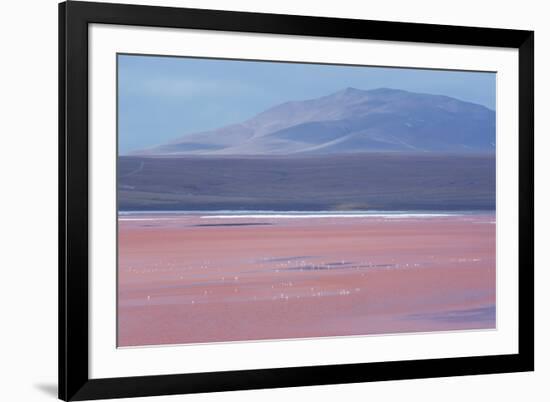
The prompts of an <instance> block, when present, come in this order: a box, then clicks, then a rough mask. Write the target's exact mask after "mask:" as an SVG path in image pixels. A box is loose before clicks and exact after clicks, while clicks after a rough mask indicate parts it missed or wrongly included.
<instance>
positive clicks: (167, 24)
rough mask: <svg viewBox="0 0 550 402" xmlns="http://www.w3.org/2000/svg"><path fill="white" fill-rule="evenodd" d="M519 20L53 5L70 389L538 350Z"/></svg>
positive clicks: (264, 382)
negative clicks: (404, 19)
mask: <svg viewBox="0 0 550 402" xmlns="http://www.w3.org/2000/svg"><path fill="white" fill-rule="evenodd" d="M533 41H534V33H533V32H531V31H518V30H508V29H493V28H473V27H459V26H443V25H427V24H413V23H399V22H383V21H363V20H351V19H336V18H320V17H308V16H290V15H274V14H256V13H242V12H229V11H213V10H200V9H183V8H166V7H152V6H142V5H120V4H105V3H89V2H78V1H70V2H66V3H62V4H60V5H59V99H60V100H59V131H60V132H59V155H60V156H59V157H60V160H59V182H60V186H59V199H60V201H59V219H60V222H59V233H60V249H59V292H60V294H59V397H60V398H61V399H63V400H86V399H100V398H119V397H132V396H149V395H167V394H179V393H196V392H211V391H224V390H242V389H252V388H274V387H293V386H304V385H318V384H334V383H350V382H364V381H379V380H395V379H412V378H425V377H441V376H458V375H472V374H486V373H504V372H516V371H530V370H533V369H534V346H533V337H534V335H533V330H534V314H533V312H534V311H533V310H534V309H533V302H534V297H533V288H534V260H533V258H534V252H533V225H534V223H533V209H534V208H533V207H534V201H533V193H534V189H533V186H534V184H533V166H534V164H533V150H534V144H533V138H534V132H533V131H534V128H533V115H534V104H533V102H534V81H533V80H534V71H533V69H534V67H533V59H534V47H533Z"/></svg>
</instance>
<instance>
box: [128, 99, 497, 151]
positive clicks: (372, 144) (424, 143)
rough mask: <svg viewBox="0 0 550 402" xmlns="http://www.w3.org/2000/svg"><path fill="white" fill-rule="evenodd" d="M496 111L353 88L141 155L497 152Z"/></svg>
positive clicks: (290, 104) (281, 107) (280, 107)
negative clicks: (495, 147) (495, 148)
mask: <svg viewBox="0 0 550 402" xmlns="http://www.w3.org/2000/svg"><path fill="white" fill-rule="evenodd" d="M494 144H495V112H494V111H492V110H490V109H488V108H486V107H484V106H481V105H477V104H474V103H469V102H463V101H460V100H457V99H454V98H450V97H447V96H441V95H429V94H419V93H413V92H408V91H402V90H396V89H387V88H381V89H376V90H368V91H363V90H359V89H354V88H347V89H344V90H342V91H339V92H336V93H334V94H331V95H328V96H324V97H321V98H317V99H310V100H305V101H295V102H287V103H283V104H280V105H277V106H275V107H273V108H270V109H268V110H266V111H264V112H262V113H260V114H258V115H256V116H255V117H253V118H251V119H249V120H247V121H245V122H242V123H240V124H234V125H230V126H226V127H223V128H220V129H217V130H213V131H208V132H201V133H196V134H191V135H186V136H183V137H181V138H179V139H176V140H175V141H172V142H170V143H168V144H162V145H159V146H157V147H153V148H149V149H145V150H142V151H139V152H136V154H139V155H286V154H337V153H357V152H383V151H384V152H385V151H393V152H405V151H406V152H411V151H413V152H457V153H471V152H494Z"/></svg>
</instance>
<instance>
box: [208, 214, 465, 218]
mask: <svg viewBox="0 0 550 402" xmlns="http://www.w3.org/2000/svg"><path fill="white" fill-rule="evenodd" d="M446 216H457V215H452V214H401V215H395V214H391V215H388V214H364V215H358V214H353V215H340V214H338V215H205V216H201V218H202V219H270V218H274V219H297V218H299V219H301V218H385V219H403V218H439V217H446Z"/></svg>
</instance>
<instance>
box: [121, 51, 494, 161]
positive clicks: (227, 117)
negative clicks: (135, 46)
mask: <svg viewBox="0 0 550 402" xmlns="http://www.w3.org/2000/svg"><path fill="white" fill-rule="evenodd" d="M118 86H119V88H118V96H119V104H118V106H119V109H118V112H119V116H118V124H119V127H118V134H119V152H120V153H121V154H125V153H127V152H130V151H133V150H136V149H140V148H145V147H149V146H152V145H157V144H160V143H163V142H167V141H169V140H172V139H174V138H177V137H181V136H184V135H185V134H190V133H194V132H198V131H204V130H210V129H214V128H217V127H221V126H224V125H227V124H231V123H237V122H240V121H243V120H245V119H248V118H250V117H252V116H254V115H255V114H257V113H259V112H261V111H263V110H265V109H268V108H269V107H271V106H274V105H276V104H279V103H282V102H287V101H290V100H303V99H311V98H317V97H320V96H324V95H328V94H330V93H333V92H337V91H339V90H341V89H344V88H347V87H354V88H358V89H375V88H381V87H387V88H395V89H404V90H408V91H413V92H423V93H431V94H438V95H447V96H451V97H454V98H458V99H461V100H465V101H469V102H474V103H479V104H481V105H484V106H487V107H488V108H491V109H493V110H494V109H495V97H496V74H494V73H478V72H457V71H441V70H420V69H401V68H380V67H355V66H334V65H320V64H296V63H274V62H254V61H235V60H215V59H193V58H184V57H156V56H154V57H153V56H138V55H136V56H134V55H119V56H118Z"/></svg>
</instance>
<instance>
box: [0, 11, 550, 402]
mask: <svg viewBox="0 0 550 402" xmlns="http://www.w3.org/2000/svg"><path fill="white" fill-rule="evenodd" d="M56 3H57V2H56V1H54V0H26V1H21V2H17V1H10V2H2V5H1V6H0V7H1V9H2V10H1V11H2V13H1V15H2V17H3V18H2V23H1V24H0V30H1V35H0V38H1V39H0V41H1V42H0V43H1V45H2V47H1V49H2V61H1V62H0V70H1V74H0V96H1V99H2V115H1V118H0V126H1V130H0V133H1V135H2V137H1V138H2V144H3V145H2V151H3V152H2V157H1V158H0V172H1V177H2V184H3V191H2V194H3V196H2V197H1V198H0V202H1V207H2V209H1V210H2V212H3V215H2V221H1V225H0V230H1V232H2V240H3V242H2V248H1V253H0V258H1V259H0V263H1V266H2V269H1V271H0V278H1V279H0V312H1V318H2V331H1V332H0V339H1V346H0V348H1V353H0V370H1V371H0V378H1V382H2V386H1V387H0V399H1V400H3V401H20V400H21V401H46V400H54V399H55V394H56V381H57V379H56V373H57V361H56V360H57V348H56V345H57V299H56V298H57V4H56ZM143 3H146V4H156V5H172V6H184V7H200V8H217V9H231V10H242V11H261V12H273V13H290V14H307V15H319V16H331V17H351V18H363V19H378V20H394V21H411V22H429V23H439V24H452V25H477V26H487V27H503V28H518V29H531V30H533V29H534V30H535V31H536V36H535V38H536V40H535V42H536V116H537V120H536V133H537V136H536V167H537V176H536V180H537V183H536V186H537V192H536V195H537V197H536V203H537V206H538V208H537V215H536V219H537V224H536V231H537V240H536V249H537V254H536V280H537V284H536V303H537V317H536V318H537V328H536V335H537V339H538V342H537V345H536V347H537V359H536V372H535V373H523V374H506V375H488V376H476V377H457V378H445V379H427V380H414V381H392V382H385V383H370V384H351V385H337V386H320V387H308V388H305V387H304V388H294V389H278V390H259V391H246V392H230V393H223V394H203V395H193V396H172V397H163V398H156V399H154V400H158V401H176V400H181V401H202V402H206V401H216V402H229V401H239V402H246V401H257V400H262V401H280V400H300V399H304V400H316V401H331V400H340V401H344V400H346V401H363V400H372V401H394V400H395V401H397V400H407V401H411V400H412V401H415V400H422V401H423V402H429V401H441V400H445V401H460V402H462V401H467V400H472V401H480V400H495V401H496V400H502V401H508V400H510V401H516V400H524V401H545V400H548V394H549V392H548V388H547V382H548V378H550V350H549V347H548V343H547V342H546V340H547V339H548V338H549V336H550V323H549V319H548V314H546V312H545V307H547V306H549V305H550V293H549V292H547V291H546V289H545V285H546V284H548V283H549V282H550V273H549V271H548V269H547V267H548V263H549V262H550V261H549V258H548V253H547V243H548V241H547V238H546V236H547V235H548V234H547V231H546V230H545V227H544V225H545V224H548V223H549V219H548V217H549V213H548V209H547V208H544V207H545V206H547V205H548V204H549V203H550V199H549V198H550V197H549V195H550V192H549V190H548V187H547V180H545V175H544V172H548V171H549V170H550V163H549V158H548V157H547V156H546V155H545V153H546V152H547V150H548V149H549V147H550V140H549V136H548V133H550V124H549V122H548V119H547V110H546V109H547V108H548V102H549V98H548V95H547V93H546V92H547V91H548V90H549V89H550V88H549V85H548V84H549V78H548V74H546V73H545V72H547V71H550V55H549V53H548V48H549V47H550V25H549V24H548V21H547V13H546V12H545V9H546V7H545V3H544V2H541V1H534V0H524V1H521V2H502V1H496V0H490V1H489V0H487V1H472V0H462V1H460V2H444V1H437V0H416V1H407V0H387V1H382V2H359V1H353V0H340V1H330V2H320V1H315V0H302V1H295V0H294V1H293V0H277V1H274V0H269V1H263V2H258V1H252V0H232V1H231V2H227V1H223V0H202V1H200V0H188V1H186V0H180V1H176V0H173V1H145V2H143ZM545 380H546V381H545ZM139 400H144V401H145V400H149V401H152V400H153V399H144V398H143V399H139ZM136 401H137V400H136Z"/></svg>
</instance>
